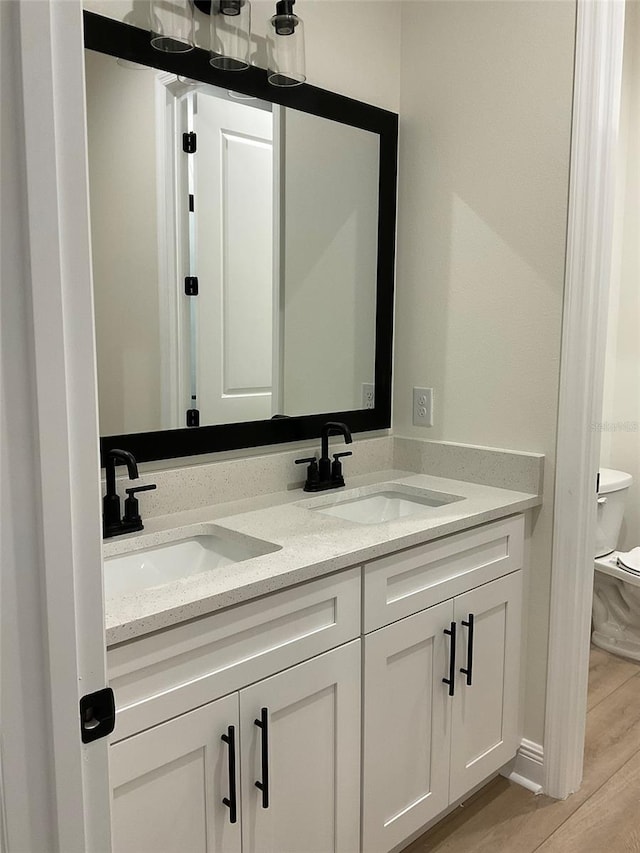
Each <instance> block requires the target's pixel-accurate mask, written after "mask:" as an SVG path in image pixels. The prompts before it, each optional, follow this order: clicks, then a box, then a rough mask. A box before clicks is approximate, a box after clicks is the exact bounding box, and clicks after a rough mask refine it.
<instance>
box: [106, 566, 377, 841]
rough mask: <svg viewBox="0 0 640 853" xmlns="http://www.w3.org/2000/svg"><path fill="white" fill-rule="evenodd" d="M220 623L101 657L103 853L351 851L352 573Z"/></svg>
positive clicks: (356, 578)
mask: <svg viewBox="0 0 640 853" xmlns="http://www.w3.org/2000/svg"><path fill="white" fill-rule="evenodd" d="M230 612H231V618H230V617H229V611H223V612H222V613H220V614H218V615H217V616H216V615H212V616H209V617H206V618H205V619H204V620H198V621H197V622H193V623H188V624H185V625H180V626H177V627H176V628H173V629H170V630H168V631H165V632H162V633H161V634H159V635H156V636H153V635H151V636H149V637H144V638H142V639H140V640H135V641H132V642H131V643H127V644H123V645H121V646H115V647H113V648H112V649H109V652H108V663H109V671H110V676H111V684H112V686H113V688H114V692H115V695H116V707H117V709H118V716H119V717H120V723H118V722H117V723H116V729H115V731H114V734H113V736H112V743H111V746H110V774H111V784H112V790H113V799H112V803H113V805H112V823H113V851H114V853H183V851H189V853H200V852H202V853H214V851H215V853H240V851H243V853H300V851H302V850H304V851H305V853H307V851H308V853H356V851H358V850H359V846H360V766H361V764H360V733H361V678H360V665H361V657H362V655H361V641H360V639H359V635H360V624H361V623H360V615H361V613H360V569H359V568H357V569H353V570H348V571H346V572H343V573H341V574H340V575H338V576H333V577H329V578H322V579H321V580H318V581H313V582H311V583H309V584H305V585H304V586H302V587H299V588H298V589H297V590H285V591H284V592H281V593H275V594H273V595H271V596H269V597H267V598H265V599H262V600H260V601H253V602H249V603H248V604H245V605H240V606H239V607H237V608H234V609H233V610H232V611H230ZM338 644H341V645H338ZM333 645H338V647H337V648H333V649H331V646H333ZM323 648H329V649H330V651H326V652H322V650H323ZM318 652H322V653H320V654H318ZM305 658H308V659H306V660H305ZM296 659H297V660H301V661H302V662H301V663H299V664H296V665H291V664H292V662H293V661H295V660H296ZM269 673H275V674H273V675H268V674H269ZM265 675H266V676H267V677H260V676H265ZM243 684H246V685H247V686H246V687H243V686H242V685H243ZM230 685H233V686H235V687H236V688H239V689H236V690H235V691H234V692H232V693H231V694H229V695H226V696H223V697H222V698H219V699H215V700H214V701H206V703H205V704H202V705H201V706H200V707H195V708H194V709H193V710H190V709H191V708H193V707H194V705H197V704H199V703H200V701H201V700H202V698H203V697H207V698H209V699H213V697H215V696H216V695H219V694H220V692H224V691H226V690H228V688H229V686H230ZM173 714H176V716H173ZM163 715H164V716H165V721H163V722H160V723H158V722H157V721H158V719H160V718H162V716H163ZM168 716H172V718H171V719H168V720H167V719H166V717H168ZM149 721H152V723H153V724H152V725H151V726H150V727H149V728H147V725H148V723H149ZM257 723H260V725H259V726H258V725H257ZM223 737H224V739H223ZM231 759H234V760H233V761H231ZM256 782H257V783H259V785H260V786H261V787H258V786H257V785H256ZM224 801H226V802H224ZM234 805H235V814H234V813H233V809H232V807H233V806H234ZM233 818H235V820H234V821H233V822H232V819H233Z"/></svg>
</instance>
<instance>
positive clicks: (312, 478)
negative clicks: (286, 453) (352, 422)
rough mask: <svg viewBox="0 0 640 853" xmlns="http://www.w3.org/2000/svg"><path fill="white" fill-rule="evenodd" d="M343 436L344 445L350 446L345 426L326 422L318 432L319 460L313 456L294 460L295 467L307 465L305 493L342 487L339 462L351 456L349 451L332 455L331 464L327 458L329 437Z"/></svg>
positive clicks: (342, 481) (349, 433)
mask: <svg viewBox="0 0 640 853" xmlns="http://www.w3.org/2000/svg"><path fill="white" fill-rule="evenodd" d="M330 435H343V436H344V440H345V443H346V444H351V442H352V441H353V439H352V438H351V430H350V429H349V427H348V426H347V425H346V424H343V423H340V422H339V421H328V422H327V423H326V424H324V426H323V427H322V429H321V431H320V439H321V448H320V460H319V461H318V460H317V459H316V457H315V456H309V457H308V458H306V459H296V465H302V464H303V463H305V462H306V463H308V464H309V467H308V468H307V480H306V482H305V484H304V491H305V492H324V491H326V490H327V489H338V488H340V487H341V486H344V477H343V476H342V462H341V461H340V460H341V459H342V458H343V457H345V456H351V455H352V454H351V451H350V450H348V451H346V452H345V453H334V454H333V462H332V461H331V459H330V458H329V436H330Z"/></svg>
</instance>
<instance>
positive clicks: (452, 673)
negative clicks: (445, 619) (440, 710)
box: [442, 622, 456, 696]
mask: <svg viewBox="0 0 640 853" xmlns="http://www.w3.org/2000/svg"><path fill="white" fill-rule="evenodd" d="M444 633H445V634H448V635H449V636H450V637H451V646H450V648H449V678H443V679H442V683H443V684H448V685H449V696H453V694H454V690H455V677H456V623H455V622H452V623H451V627H450V628H445V629H444Z"/></svg>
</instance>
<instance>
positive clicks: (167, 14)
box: [150, 0, 195, 53]
mask: <svg viewBox="0 0 640 853" xmlns="http://www.w3.org/2000/svg"><path fill="white" fill-rule="evenodd" d="M150 15H151V21H150V29H151V46H152V47H154V48H155V49H156V50H160V51H162V52H163V53H187V52H188V51H190V50H193V48H194V47H195V43H194V40H193V32H194V30H193V4H192V2H191V0H151V2H150Z"/></svg>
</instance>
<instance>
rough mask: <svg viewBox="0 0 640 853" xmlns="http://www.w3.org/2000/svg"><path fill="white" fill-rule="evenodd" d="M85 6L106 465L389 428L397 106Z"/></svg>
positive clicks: (91, 182)
mask: <svg viewBox="0 0 640 853" xmlns="http://www.w3.org/2000/svg"><path fill="white" fill-rule="evenodd" d="M83 18H84V34H85V48H86V81H87V114H88V118H87V120H88V142H89V146H88V147H89V185H90V193H91V197H90V203H91V228H92V244H93V262H94V263H93V265H94V290H95V306H96V338H97V350H98V394H99V406H100V427H101V437H100V446H101V452H102V454H103V458H104V454H105V453H106V452H108V451H109V450H110V449H111V448H114V447H125V448H126V449H128V450H130V451H131V452H132V453H134V455H135V456H136V458H137V459H138V461H140V462H144V461H149V460H156V459H168V458H172V457H184V456H191V455H196V454H201V453H210V452H213V451H221V450H235V449H239V448H245V447H255V446H259V445H267V444H277V443H282V442H292V441H302V440H307V439H311V438H316V437H318V436H319V435H320V429H321V426H322V424H323V423H324V422H326V421H328V420H334V421H346V422H347V423H348V424H349V426H350V428H351V430H352V432H354V433H357V432H362V431H365V430H378V429H384V428H386V427H389V426H390V423H391V373H392V370H391V367H392V364H391V361H392V331H393V281H394V271H395V263H394V261H395V222H396V219H395V217H396V186H397V152H398V116H397V115H396V114H395V113H390V112H387V111H386V110H382V109H379V108H378V107H374V106H371V105H370V104H365V103H362V102H360V101H354V100H351V99H349V98H346V97H344V96H342V95H337V94H335V93H333V92H328V91H326V90H324V89H319V88H316V87H314V86H310V85H307V84H303V85H301V86H297V87H292V88H282V87H273V86H270V85H269V83H268V80H267V72H266V70H265V69H263V68H257V67H256V66H253V65H252V66H250V67H249V68H248V69H246V70H245V71H243V72H241V73H237V72H236V73H234V72H228V71H221V70H219V69H216V68H212V66H211V65H210V63H209V52H208V51H206V50H203V49H201V48H199V47H196V48H195V49H194V50H192V51H190V52H188V53H182V54H171V53H163V52H159V51H156V50H154V49H153V47H151V45H150V39H149V32H148V31H147V30H143V29H140V28H138V27H135V26H131V25H129V24H125V23H123V22H121V21H118V20H115V19H112V18H108V17H105V16H103V15H97V14H94V13H92V12H88V11H85V12H84V13H83ZM185 149H186V150H185ZM196 294H197V295H196Z"/></svg>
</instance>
